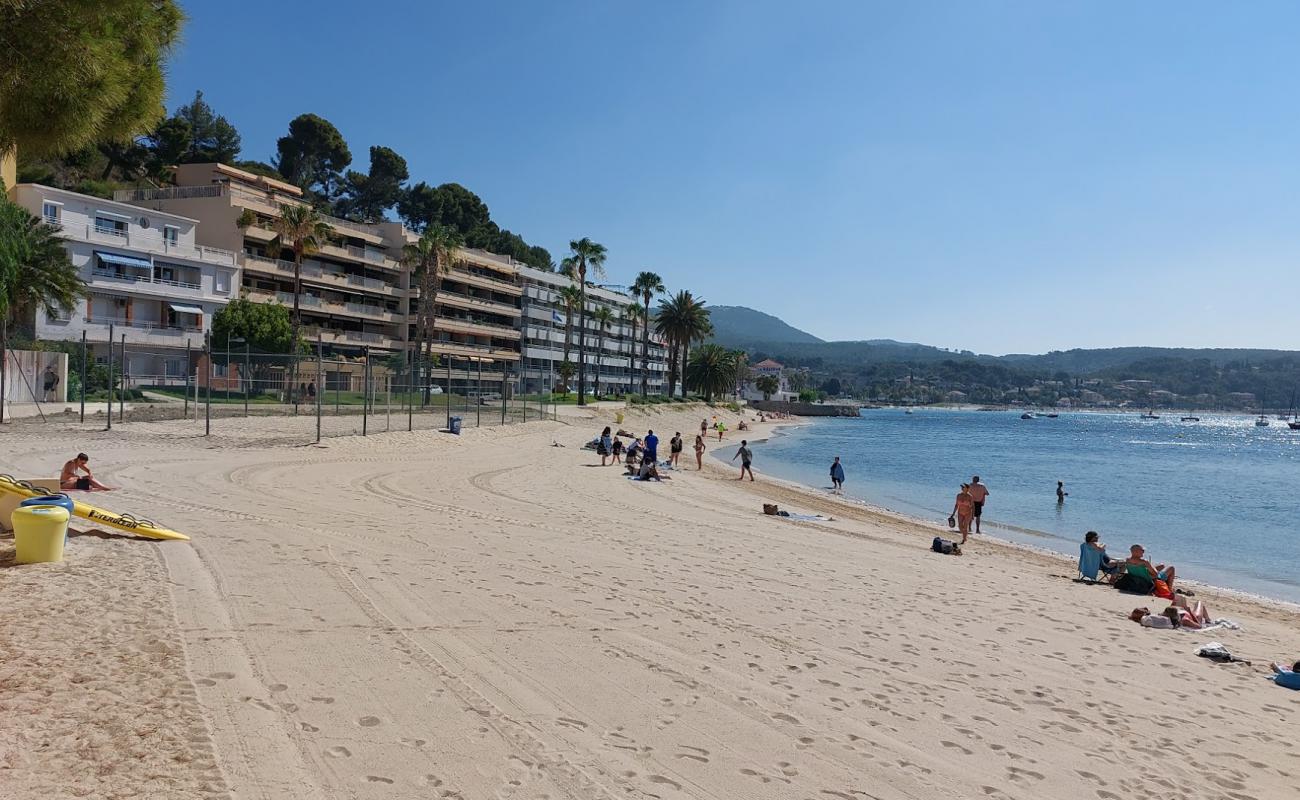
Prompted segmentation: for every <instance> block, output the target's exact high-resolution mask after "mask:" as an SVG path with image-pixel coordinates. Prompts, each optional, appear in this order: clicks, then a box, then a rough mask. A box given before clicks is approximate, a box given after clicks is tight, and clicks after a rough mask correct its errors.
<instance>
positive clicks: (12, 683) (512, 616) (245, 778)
mask: <svg viewBox="0 0 1300 800" xmlns="http://www.w3.org/2000/svg"><path fill="white" fill-rule="evenodd" d="M570 413H571V414H572V416H569V417H567V418H562V419H561V420H560V421H558V422H537V423H529V424H527V425H516V426H509V427H503V428H482V429H477V430H473V431H468V432H467V433H466V434H465V435H464V436H463V437H459V438H457V437H451V436H447V435H445V434H438V433H433V432H417V433H414V434H407V433H392V434H384V435H380V436H371V437H369V438H365V439H362V438H359V437H358V438H340V439H332V440H329V441H328V443H327V446H325V447H320V448H300V447H295V448H290V447H266V446H261V445H259V444H258V441H259V439H261V440H265V439H274V438H275V437H273V436H270V435H269V434H270V431H269V430H263V429H262V427H267V428H269V427H270V426H277V428H282V427H283V426H284V425H287V424H294V423H292V422H290V421H286V420H271V419H252V420H249V422H248V425H247V426H241V428H240V429H239V430H238V431H230V432H228V433H225V434H219V435H217V436H214V437H213V438H212V439H211V440H204V439H202V438H201V437H193V436H191V435H190V433H189V432H188V431H185V430H183V429H182V428H181V427H179V426H180V425H182V424H183V423H169V422H161V423H150V424H148V425H126V426H123V427H122V428H120V429H118V430H117V431H116V434H115V436H114V438H109V437H107V436H104V435H100V434H85V433H82V432H79V431H71V430H68V431H61V430H59V429H52V428H48V427H47V428H41V429H36V428H34V427H16V428H14V429H11V430H10V431H7V433H6V436H7V439H6V441H9V442H12V445H11V447H9V448H7V449H6V453H5V454H4V456H3V457H2V458H0V467H3V469H4V471H11V472H15V473H18V474H23V475H34V474H39V473H41V472H42V471H48V470H50V469H57V466H58V464H57V463H53V464H52V463H50V457H49V454H50V453H51V452H62V451H63V450H67V449H69V447H71V446H72V445H73V443H74V442H76V443H77V444H76V447H77V448H80V449H86V450H90V451H93V452H95V453H96V454H97V455H96V458H97V462H98V465H99V468H98V471H97V473H98V474H101V475H103V476H105V477H111V479H112V480H113V482H114V484H115V485H118V486H121V487H122V488H121V489H120V491H119V492H117V493H116V494H115V496H114V498H113V500H114V502H115V503H116V504H118V505H121V506H122V507H132V508H137V507H138V508H142V509H147V510H148V511H149V512H150V513H152V514H154V515H155V516H156V517H157V518H158V519H159V521H160V522H164V523H167V524H171V525H174V526H177V527H181V526H182V525H183V528H184V530H185V531H186V532H187V533H190V534H191V535H192V536H193V540H192V542H188V543H185V542H167V543H160V544H155V543H151V542H146V541H139V540H128V539H112V538H97V537H86V536H78V537H73V539H72V540H71V542H70V543H69V556H68V560H67V561H66V562H65V563H63V564H61V565H48V566H43V567H40V568H28V567H21V568H20V567H13V566H11V562H12V554H11V548H12V542H11V541H9V540H0V564H3V568H0V602H2V603H3V604H4V607H5V608H6V610H7V614H8V615H9V618H11V619H15V620H18V621H20V623H19V624H15V625H6V626H4V629H3V632H2V633H0V637H2V638H0V641H2V642H3V645H2V646H3V654H4V658H3V664H4V670H5V673H4V674H5V680H6V686H7V693H6V701H7V702H8V703H9V708H10V710H11V713H9V714H6V715H3V716H2V717H0V727H3V728H5V730H3V732H0V742H5V743H6V744H5V745H4V749H3V750H2V751H0V754H2V755H0V763H3V764H4V766H5V769H6V781H5V782H6V790H7V791H8V792H10V793H11V796H15V797H19V798H27V797H39V796H45V794H46V793H49V792H55V793H57V794H62V795H73V796H75V795H77V794H81V795H82V796H104V797H112V796H140V797H205V798H208V797H210V798H218V797H222V798H224V797H240V796H262V797H277V798H280V797H284V798H319V797H340V798H342V797H361V798H372V797H373V798H379V797H412V798H414V797H427V796H430V795H431V794H432V795H433V796H440V795H439V794H438V793H439V792H442V793H444V794H443V795H441V796H447V797H455V796H457V795H459V796H462V797H466V798H468V797H494V796H496V797H520V798H523V797H540V796H543V795H546V796H550V797H575V798H589V797H590V798H603V797H611V796H651V795H657V796H660V797H733V796H739V795H743V796H746V797H755V798H790V797H840V796H843V797H856V796H866V795H872V796H876V797H883V798H921V797H927V798H929V797H940V798H967V797H972V796H990V797H1015V798H1021V797H1023V798H1030V797H1033V798H1037V797H1041V796H1042V794H1043V792H1044V791H1048V792H1050V793H1052V794H1054V795H1055V796H1062V797H1065V796H1069V797H1083V796H1097V797H1106V796H1116V797H1127V796H1135V795H1137V794H1139V793H1141V794H1150V793H1154V792H1161V793H1164V794H1167V795H1170V796H1177V797H1206V798H1209V797H1223V796H1227V793H1228V792H1232V793H1234V794H1235V795H1237V796H1250V797H1255V798H1281V797H1288V796H1290V793H1291V792H1292V791H1293V788H1294V786H1295V784H1296V774H1297V769H1300V764H1298V763H1297V756H1296V754H1295V749H1294V746H1293V740H1294V735H1293V731H1292V727H1291V725H1292V722H1293V711H1294V708H1293V704H1294V703H1295V702H1296V701H1295V699H1294V696H1292V695H1291V694H1290V693H1287V692H1286V691H1285V690H1283V689H1279V688H1278V687H1276V686H1274V685H1273V684H1271V683H1269V682H1268V681H1267V680H1266V679H1265V673H1266V672H1267V667H1266V662H1267V661H1268V660H1270V659H1276V658H1283V657H1289V656H1290V655H1291V654H1292V653H1293V651H1294V649H1295V646H1296V641H1295V639H1296V636H1295V633H1294V631H1295V629H1296V623H1297V616H1296V614H1295V612H1294V611H1293V610H1292V609H1289V608H1284V607H1279V606H1272V605H1268V604H1263V603H1256V602H1251V601H1247V600H1243V599H1240V598H1237V597H1232V596H1219V595H1217V594H1215V593H1213V592H1203V593H1199V596H1200V597H1201V598H1202V599H1205V600H1207V601H1208V602H1209V603H1210V605H1211V606H1212V607H1213V608H1214V610H1215V612H1216V615H1222V616H1227V617H1231V618H1233V619H1236V620H1239V621H1241V622H1242V623H1243V625H1244V628H1243V630H1240V631H1230V632H1216V634H1215V636H1217V637H1218V638H1219V639H1220V640H1221V641H1223V642H1224V643H1225V644H1227V645H1228V646H1229V647H1230V648H1232V649H1233V651H1234V652H1236V653H1238V654H1239V655H1242V656H1245V657H1248V658H1252V659H1253V660H1254V662H1255V663H1254V664H1253V665H1252V666H1247V665H1244V664H1234V665H1215V664H1212V663H1210V662H1208V661H1205V660H1204V659H1198V658H1196V657H1194V656H1193V655H1192V654H1191V650H1192V649H1193V647H1194V646H1196V645H1197V644H1199V643H1201V642H1200V639H1201V637H1198V636H1197V635H1195V634H1190V633H1186V632H1180V631H1156V630H1148V629H1144V628H1140V627H1139V626H1137V625H1134V624H1133V623H1131V622H1129V621H1128V620H1127V619H1126V615H1127V614H1128V612H1129V611H1130V610H1131V609H1132V607H1133V605H1134V603H1135V599H1134V598H1131V597H1125V596H1123V595H1119V594H1117V593H1114V592H1111V591H1108V590H1105V589H1100V588H1095V587H1089V586H1082V585H1079V584H1075V583H1072V582H1070V581H1069V580H1066V579H1065V578H1064V577H1061V576H1063V575H1065V574H1066V573H1067V572H1069V571H1070V569H1071V567H1070V566H1069V565H1068V564H1065V563H1063V562H1062V561H1061V560H1059V559H1055V558H1051V557H1049V556H1045V555H1039V554H1035V553H1031V552H1027V551H1024V550H1020V549H1017V548H1013V547H1010V546H1003V545H999V544H998V543H996V542H993V541H985V540H981V541H978V542H977V543H975V544H974V546H972V547H970V548H968V549H967V552H966V555H964V556H963V557H962V558H950V557H943V556H938V555H934V554H932V553H930V552H929V551H928V544H929V540H930V537H931V536H932V535H933V530H931V529H928V528H924V527H921V526H917V525H915V524H913V523H910V522H908V521H906V520H903V519H901V518H898V517H894V516H889V515H886V514H882V513H878V512H876V511H873V510H871V509H869V508H865V507H863V506H861V505H859V504H856V503H853V502H850V501H842V500H840V499H837V498H832V497H827V496H824V495H820V494H818V493H816V492H810V491H807V490H805V489H802V488H800V487H797V486H795V485H793V484H789V483H786V482H783V481H779V480H774V479H773V478H771V477H770V476H769V475H766V474H765V473H764V463H765V461H764V456H763V449H762V448H763V446H764V445H762V444H758V445H756V446H755V453H756V458H755V465H756V467H757V477H758V481H757V483H755V484H752V485H751V484H750V482H749V481H744V482H743V484H742V483H741V482H738V481H736V480H735V479H734V470H733V469H730V468H724V467H722V466H719V465H715V464H712V463H710V462H709V461H708V460H707V459H706V462H705V465H706V466H705V470H704V471H703V472H696V471H695V470H694V469H693V468H688V469H685V470H677V471H673V472H671V473H670V474H671V475H672V478H673V479H672V480H671V481H664V482H663V483H653V482H652V483H640V482H633V481H628V480H626V479H624V478H623V477H622V476H620V475H618V474H617V473H618V472H619V470H599V469H591V468H590V467H589V466H588V465H590V464H598V463H599V459H598V457H596V456H595V454H594V453H592V452H589V451H585V450H582V449H581V444H582V443H583V442H585V441H588V440H589V439H590V438H591V436H592V435H594V434H595V433H597V432H599V430H600V429H601V427H603V425H605V424H611V423H614V422H615V420H614V413H615V412H614V411H597V410H592V411H589V412H582V411H577V410H570ZM711 413H712V412H710V416H711ZM717 413H719V417H720V419H724V420H725V421H726V422H727V425H728V427H729V428H730V430H731V432H730V433H728V434H727V436H726V439H725V440H724V443H723V451H724V454H726V451H727V450H729V449H734V447H735V446H736V445H738V443H739V435H738V433H737V426H738V422H739V418H738V415H736V414H733V413H731V412H725V411H718V412H717ZM700 416H701V413H700V411H699V410H697V409H681V410H672V411H670V410H661V411H659V412H658V413H656V411H628V412H625V418H624V421H623V423H622V427H624V428H626V429H628V430H632V431H639V430H640V429H642V428H654V429H655V430H656V431H659V430H670V431H671V430H683V431H688V430H692V429H694V428H696V427H698V424H699V419H700ZM302 424H304V425H308V424H311V423H310V422H309V421H306V420H304V421H302ZM173 425H175V426H177V427H176V428H175V430H172V429H171V426H173ZM259 426H262V427H259ZM770 430H771V426H769V425H761V424H752V430H751V431H746V432H745V434H744V435H745V436H746V438H751V441H752V440H760V439H762V438H764V434H765V433H766V432H770ZM556 443H558V444H561V445H564V446H563V447H554V446H553V444H556ZM716 447H717V444H716V442H711V443H710V449H714V448H716ZM850 479H851V480H859V478H858V477H857V473H856V472H854V471H851V472H850ZM862 479H863V480H865V479H866V478H865V476H864V477H863V478H862ZM763 502H775V503H778V504H780V506H781V507H782V508H788V509H791V510H793V511H800V512H808V513H820V514H823V515H825V516H830V517H833V518H834V521H833V522H797V521H791V520H787V519H782V518H773V517H767V516H764V515H763V514H762V513H761V505H762V503H763ZM52 608H65V609H66V610H67V611H69V612H74V613H49V609H52ZM22 630H29V631H32V632H33V633H32V634H31V635H26V634H25V635H18V633H19V632H20V631H22ZM1137 708H1140V709H1143V711H1142V712H1141V713H1134V711H1133V709H1137ZM11 743H12V744H11ZM1135 754H1136V755H1137V756H1138V757H1136V758H1135ZM52 763H55V764H64V765H66V766H67V768H66V769H60V770H51V769H50V768H49V765H50V764H52ZM163 765H167V766H166V767H165V768H164V767H163ZM174 765H181V766H180V767H179V768H178V767H176V766H174Z"/></svg>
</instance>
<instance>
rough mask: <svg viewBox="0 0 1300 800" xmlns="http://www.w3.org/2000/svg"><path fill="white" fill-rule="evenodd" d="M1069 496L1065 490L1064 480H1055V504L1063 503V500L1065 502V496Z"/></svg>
mask: <svg viewBox="0 0 1300 800" xmlns="http://www.w3.org/2000/svg"><path fill="white" fill-rule="evenodd" d="M1069 496H1070V493H1069V492H1067V491H1065V482H1064V481H1057V482H1056V504H1057V505H1060V504H1061V503H1064V502H1065V498H1067V497H1069Z"/></svg>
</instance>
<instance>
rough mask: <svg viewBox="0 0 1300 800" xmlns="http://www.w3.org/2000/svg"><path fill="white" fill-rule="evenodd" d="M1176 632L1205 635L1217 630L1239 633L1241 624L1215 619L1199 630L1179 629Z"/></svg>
mask: <svg viewBox="0 0 1300 800" xmlns="http://www.w3.org/2000/svg"><path fill="white" fill-rule="evenodd" d="M1178 630H1180V631H1187V632H1188V633H1205V632H1206V631H1218V630H1228V631H1239V630H1241V623H1239V622H1234V621H1233V620H1230V619H1216V620H1211V621H1210V622H1207V623H1205V624H1204V625H1202V626H1201V627H1199V628H1183V627H1180V628H1179V629H1178Z"/></svg>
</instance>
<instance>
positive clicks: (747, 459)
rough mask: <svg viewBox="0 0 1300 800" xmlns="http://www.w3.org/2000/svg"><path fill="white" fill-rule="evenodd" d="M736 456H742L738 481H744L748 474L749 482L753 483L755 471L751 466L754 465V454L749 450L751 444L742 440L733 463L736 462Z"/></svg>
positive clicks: (732, 458)
mask: <svg viewBox="0 0 1300 800" xmlns="http://www.w3.org/2000/svg"><path fill="white" fill-rule="evenodd" d="M736 456H740V477H739V478H736V480H738V481H743V480H744V479H745V473H746V472H748V473H749V482H750V483H753V482H754V470H753V469H752V468H751V466H750V465H751V464H753V463H754V453H753V452H752V451H751V450H750V449H749V442H747V441H745V440H744V439H741V440H740V449H739V450H737V451H736V455H735V456H732V457H731V460H732V462H735V460H736Z"/></svg>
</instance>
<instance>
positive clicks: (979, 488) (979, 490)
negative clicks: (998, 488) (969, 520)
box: [963, 475, 989, 541]
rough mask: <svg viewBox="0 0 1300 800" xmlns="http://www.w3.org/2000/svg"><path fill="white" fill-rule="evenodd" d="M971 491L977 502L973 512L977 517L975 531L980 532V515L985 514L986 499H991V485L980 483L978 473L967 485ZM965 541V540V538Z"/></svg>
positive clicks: (972, 500) (974, 501)
mask: <svg viewBox="0 0 1300 800" xmlns="http://www.w3.org/2000/svg"><path fill="white" fill-rule="evenodd" d="M967 488H968V489H969V493H970V499H971V502H973V503H974V504H975V506H974V510H973V511H972V512H971V513H972V514H973V515H974V517H975V532H976V533H979V532H980V517H982V516H984V501H985V500H988V499H989V487H987V486H985V485H984V484H982V483H980V476H978V475H976V476H975V477H973V478H971V479H970V484H969V486H968V487H967ZM963 541H964V540H963Z"/></svg>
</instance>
